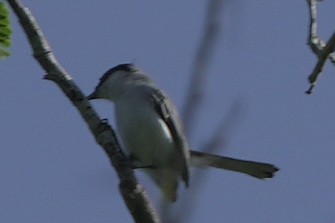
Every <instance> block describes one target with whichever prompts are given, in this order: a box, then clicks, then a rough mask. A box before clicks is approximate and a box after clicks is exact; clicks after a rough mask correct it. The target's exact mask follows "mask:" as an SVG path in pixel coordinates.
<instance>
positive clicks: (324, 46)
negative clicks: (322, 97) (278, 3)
mask: <svg viewBox="0 0 335 223" xmlns="http://www.w3.org/2000/svg"><path fill="white" fill-rule="evenodd" d="M306 1H307V4H308V8H309V17H310V22H309V34H308V40H307V42H308V45H309V47H310V48H311V50H312V52H313V53H314V54H315V55H316V56H317V57H318V62H317V64H316V65H315V67H314V69H313V71H312V73H311V74H310V75H309V77H308V81H309V83H310V84H311V85H310V87H309V89H308V90H307V91H306V94H311V93H312V90H313V88H314V87H315V85H316V82H317V80H318V78H319V77H320V75H321V72H322V70H323V67H324V65H325V63H326V60H327V59H329V60H330V61H331V62H332V63H333V64H334V65H335V54H333V52H334V46H335V32H334V33H333V35H332V36H331V37H330V38H329V40H328V42H327V43H325V42H324V41H323V40H322V39H321V38H320V37H319V36H318V34H317V10H316V4H317V0H306Z"/></svg>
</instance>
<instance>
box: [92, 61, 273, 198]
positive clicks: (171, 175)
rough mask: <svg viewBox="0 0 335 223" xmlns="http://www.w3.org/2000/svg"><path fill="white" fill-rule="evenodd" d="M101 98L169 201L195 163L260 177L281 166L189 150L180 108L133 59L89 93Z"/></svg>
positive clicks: (131, 153)
mask: <svg viewBox="0 0 335 223" xmlns="http://www.w3.org/2000/svg"><path fill="white" fill-rule="evenodd" d="M99 98H101V99H107V100H110V101H112V102H114V104H115V117H116V125H117V130H118V136H119V137H120V139H121V143H122V146H123V148H124V149H125V152H126V154H127V155H128V156H129V157H130V158H131V160H132V161H133V162H134V163H136V165H135V166H137V167H144V169H145V171H146V172H147V173H148V174H149V175H150V177H151V178H152V179H153V180H154V181H155V183H156V184H157V185H158V186H159V188H160V189H161V191H162V193H163V195H164V197H165V198H166V199H167V200H168V201H171V202H173V201H175V200H176V198H177V189H178V182H179V180H180V179H181V180H182V181H183V182H184V183H185V185H186V186H188V184H189V167H190V164H192V165H194V166H198V167H205V166H212V167H217V168H222V169H227V170H232V171H238V172H241V173H245V174H248V175H251V176H253V177H257V178H260V179H263V178H271V177H272V176H273V175H274V173H275V172H276V171H277V170H278V168H277V167H275V166H274V165H272V164H267V163H259V162H253V161H245V160H238V159H233V158H228V157H223V156H217V155H212V154H208V153H202V152H198V151H192V150H189V146H188V143H187V140H186V137H185V134H184V132H183V127H182V122H181V120H180V118H179V115H178V113H177V110H176V107H175V106H174V104H173V103H172V102H171V100H170V99H169V98H168V97H167V95H166V94H165V93H164V92H163V91H162V90H160V89H159V88H158V87H157V86H156V85H155V83H154V82H153V81H152V80H151V79H150V78H149V77H148V76H146V75H145V73H144V72H143V71H141V70H139V69H138V68H136V67H135V66H134V65H133V64H120V65H118V66H116V67H113V68H111V69H110V70H108V71H107V72H106V73H105V74H104V75H103V76H102V78H101V79H100V83H99V84H98V85H97V87H96V88H95V91H94V92H93V93H92V94H90V95H89V96H88V97H87V99H89V100H92V99H99ZM145 167H147V168H145Z"/></svg>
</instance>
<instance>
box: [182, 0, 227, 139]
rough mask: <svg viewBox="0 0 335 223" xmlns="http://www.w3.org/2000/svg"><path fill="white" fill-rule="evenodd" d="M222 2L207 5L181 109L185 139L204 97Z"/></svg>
mask: <svg viewBox="0 0 335 223" xmlns="http://www.w3.org/2000/svg"><path fill="white" fill-rule="evenodd" d="M224 2H225V1H223V0H211V1H210V2H209V3H208V9H207V15H206V21H205V28H204V32H203V33H204V35H203V36H202V40H201V43H200V46H199V48H198V51H197V52H196V57H195V60H194V64H193V66H192V69H191V79H190V83H189V86H188V90H187V92H186V98H185V104H184V107H183V109H182V117H183V121H184V129H185V134H186V135H187V138H190V136H191V130H192V129H193V124H194V120H195V118H194V117H195V116H196V115H197V111H198V110H199V108H200V105H201V102H202V98H203V95H204V89H205V86H206V85H205V82H206V77H207V69H208V67H209V62H210V60H211V58H212V55H213V50H214V46H215V44H216V41H217V38H218V33H219V29H220V22H219V21H220V20H219V18H220V14H221V9H222V8H223V7H222V5H223V3H224Z"/></svg>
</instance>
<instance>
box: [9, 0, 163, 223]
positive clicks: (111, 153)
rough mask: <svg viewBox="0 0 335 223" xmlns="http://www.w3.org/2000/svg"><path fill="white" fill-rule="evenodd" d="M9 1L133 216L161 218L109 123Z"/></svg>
mask: <svg viewBox="0 0 335 223" xmlns="http://www.w3.org/2000/svg"><path fill="white" fill-rule="evenodd" d="M7 1H8V3H9V5H10V6H11V7H12V9H13V11H14V12H15V14H16V16H17V17H18V19H19V22H20V24H21V26H22V28H23V29H24V31H25V33H26V35H27V38H28V40H29V42H30V45H31V47H32V50H33V55H34V57H35V58H36V60H37V61H38V62H39V64H40V65H41V67H42V68H43V69H44V70H45V71H46V73H47V74H46V76H45V77H44V78H45V79H48V80H52V81H54V82H55V83H56V84H57V85H58V86H59V87H60V89H61V90H62V91H63V92H64V94H65V95H66V96H67V97H68V99H69V100H70V101H71V102H72V103H73V105H74V106H75V107H76V108H77V110H78V111H79V113H80V114H81V116H82V118H83V119H84V120H85V121H86V123H87V125H88V127H89V129H90V130H91V132H92V134H93V135H94V136H95V139H96V141H97V143H99V144H100V145H101V146H102V147H103V149H104V150H105V152H106V154H107V155H108V157H109V159H110V161H111V163H112V164H113V166H114V167H115V169H116V171H117V173H118V176H119V179H120V184H119V189H120V192H121V194H122V197H123V199H124V201H125V203H126V205H127V207H128V209H129V211H130V213H131V214H132V216H133V218H134V220H135V221H136V222H138V223H140V222H141V223H142V222H151V223H158V222H160V220H159V218H158V215H157V214H156V212H155V211H154V209H153V207H152V205H151V203H150V201H149V199H148V196H147V194H146V192H145V191H144V188H143V187H142V186H141V185H140V184H139V183H138V182H137V179H136V178H135V176H134V174H133V169H132V168H131V166H130V165H127V164H126V163H127V162H126V161H127V157H126V156H125V155H124V154H123V153H122V151H121V149H120V146H119V144H118V142H117V139H116V137H115V134H114V132H113V130H112V128H111V127H110V125H109V124H108V123H106V122H105V121H101V119H100V118H99V116H98V115H97V113H96V112H95V111H94V109H93V108H92V106H91V104H90V103H89V102H88V100H86V97H85V95H84V94H83V93H82V92H81V90H80V89H79V87H78V86H77V85H76V84H75V83H74V81H73V80H72V77H71V76H70V75H69V74H68V73H67V72H66V71H65V69H64V68H63V67H62V66H61V65H60V64H59V63H58V61H57V60H56V58H55V56H54V54H53V53H52V51H51V47H50V46H49V44H48V42H47V40H46V38H45V37H44V35H43V33H42V31H41V29H40V28H39V26H38V24H37V22H36V21H35V18H34V17H33V15H32V14H31V12H30V11H29V9H28V8H24V7H23V6H22V4H21V2H20V1H19V0H7Z"/></svg>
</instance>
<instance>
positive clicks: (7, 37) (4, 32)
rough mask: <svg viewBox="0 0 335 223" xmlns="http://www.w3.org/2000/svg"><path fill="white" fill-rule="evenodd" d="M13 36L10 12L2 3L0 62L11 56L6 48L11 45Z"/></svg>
mask: <svg viewBox="0 0 335 223" xmlns="http://www.w3.org/2000/svg"><path fill="white" fill-rule="evenodd" d="M11 35H12V30H11V27H10V20H9V12H8V9H7V7H6V5H5V3H4V2H0V60H1V59H4V58H6V57H8V56H9V55H10V53H9V52H8V51H7V50H6V48H8V47H9V46H10V45H11Z"/></svg>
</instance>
